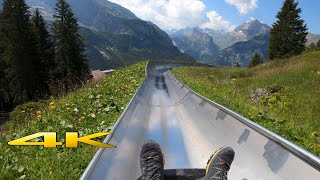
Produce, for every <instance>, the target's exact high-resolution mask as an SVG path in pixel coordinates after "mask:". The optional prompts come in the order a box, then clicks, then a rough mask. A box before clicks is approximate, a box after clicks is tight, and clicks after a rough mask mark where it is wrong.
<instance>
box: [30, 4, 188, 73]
mask: <svg viewBox="0 0 320 180" xmlns="http://www.w3.org/2000/svg"><path fill="white" fill-rule="evenodd" d="M67 2H68V3H69V4H70V6H71V8H72V10H73V12H74V14H75V16H76V18H77V19H78V21H79V24H80V26H81V34H82V35H83V37H84V39H85V43H86V54H87V56H88V59H89V65H90V68H92V69H109V68H118V67H122V66H125V65H129V64H132V63H134V62H137V61H139V60H141V59H173V58H174V59H188V60H190V59H191V58H190V57H188V56H186V55H183V54H182V53H180V51H179V50H178V48H176V47H175V46H174V45H173V43H172V40H171V39H170V37H169V36H168V35H167V34H166V33H165V32H164V31H162V30H161V29H160V28H158V27H157V26H156V25H154V24H152V23H151V22H146V21H143V20H141V19H139V18H137V17H136V16H135V15H134V14H133V13H132V12H131V11H129V10H128V9H125V8H123V7H122V6H120V5H117V4H115V3H112V2H110V1H107V0H81V1H79V0H67ZM26 3H27V4H28V5H29V6H30V7H31V9H32V10H34V9H35V8H39V9H40V10H41V12H42V14H43V15H44V16H45V19H46V20H48V21H52V14H53V12H54V7H55V4H56V0H26Z"/></svg>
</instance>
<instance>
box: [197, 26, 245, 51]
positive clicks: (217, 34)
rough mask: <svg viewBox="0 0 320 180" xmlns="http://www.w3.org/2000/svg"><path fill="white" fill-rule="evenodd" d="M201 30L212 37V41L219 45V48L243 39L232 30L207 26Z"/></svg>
mask: <svg viewBox="0 0 320 180" xmlns="http://www.w3.org/2000/svg"><path fill="white" fill-rule="evenodd" d="M202 31H203V32H204V33H207V34H209V35H210V36H211V37H212V38H213V41H214V42H215V43H216V44H217V45H218V46H219V47H220V49H224V48H226V47H229V46H231V45H233V44H234V43H236V42H239V41H242V40H243V37H241V36H240V37H239V36H238V35H237V34H235V33H232V32H225V31H219V30H214V29H209V28H206V29H203V30H202Z"/></svg>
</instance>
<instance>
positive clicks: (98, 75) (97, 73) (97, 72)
mask: <svg viewBox="0 0 320 180" xmlns="http://www.w3.org/2000/svg"><path fill="white" fill-rule="evenodd" d="M91 75H92V80H93V81H98V80H99V79H101V78H104V77H105V76H106V75H105V74H104V73H103V72H102V71H100V70H94V71H91Z"/></svg>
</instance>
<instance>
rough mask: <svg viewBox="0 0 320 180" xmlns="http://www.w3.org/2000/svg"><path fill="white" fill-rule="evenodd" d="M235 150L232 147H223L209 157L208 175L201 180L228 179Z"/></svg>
mask: <svg viewBox="0 0 320 180" xmlns="http://www.w3.org/2000/svg"><path fill="white" fill-rule="evenodd" d="M234 156H235V152H234V150H233V149H232V148H230V147H225V148H221V149H219V150H218V151H216V152H215V153H214V154H213V155H212V156H211V158H210V159H209V161H208V163H207V167H206V175H205V176H204V177H202V178H201V180H212V179H213V180H218V179H220V180H221V179H222V180H227V179H228V177H227V176H228V171H229V169H230V166H231V164H232V161H233V159H234Z"/></svg>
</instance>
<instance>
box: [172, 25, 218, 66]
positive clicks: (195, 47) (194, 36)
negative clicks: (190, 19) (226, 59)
mask: <svg viewBox="0 0 320 180" xmlns="http://www.w3.org/2000/svg"><path fill="white" fill-rule="evenodd" d="M171 38H172V40H173V42H174V44H175V45H176V46H177V47H178V48H179V49H180V51H181V52H184V53H186V54H188V55H190V56H191V57H193V58H195V59H196V60H199V61H201V59H202V57H203V56H213V55H214V54H215V53H217V52H218V51H219V47H218V46H217V45H216V44H215V43H214V42H213V38H212V37H211V36H209V35H208V34H206V33H203V32H200V31H199V29H198V28H187V29H182V30H180V31H178V32H175V33H173V34H171Z"/></svg>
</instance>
